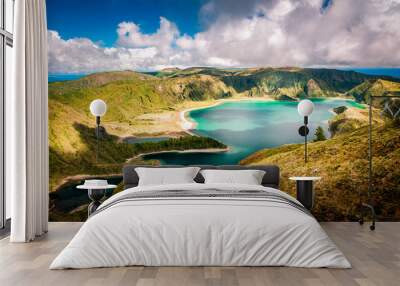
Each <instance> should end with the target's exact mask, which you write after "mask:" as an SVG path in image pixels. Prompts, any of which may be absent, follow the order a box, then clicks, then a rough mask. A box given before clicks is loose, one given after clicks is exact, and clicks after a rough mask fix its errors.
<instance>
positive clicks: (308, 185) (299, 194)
mask: <svg viewBox="0 0 400 286" xmlns="http://www.w3.org/2000/svg"><path fill="white" fill-rule="evenodd" d="M289 179H290V180H292V181H296V198H297V200H298V201H299V202H300V203H302V204H303V206H304V207H305V208H306V209H308V210H311V209H312V207H313V206H314V190H313V182H314V181H318V180H320V179H321V177H290V178H289Z"/></svg>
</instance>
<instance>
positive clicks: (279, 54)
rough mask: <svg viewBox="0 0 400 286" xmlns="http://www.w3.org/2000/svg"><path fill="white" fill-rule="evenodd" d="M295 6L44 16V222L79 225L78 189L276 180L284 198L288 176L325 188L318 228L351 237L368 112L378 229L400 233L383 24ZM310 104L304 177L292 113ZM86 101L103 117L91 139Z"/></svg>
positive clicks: (363, 176) (397, 133)
mask: <svg viewBox="0 0 400 286" xmlns="http://www.w3.org/2000/svg"><path fill="white" fill-rule="evenodd" d="M283 2H284V3H286V4H282V3H283ZM300 2H301V5H299V4H298V3H300ZM300 2H299V1H294V0H293V1H291V0H289V1H250V2H249V1H235V3H236V4H235V5H230V4H229V5H228V4H227V1H224V0H218V1H217V0H204V1H203V0H200V1H181V0H172V1H162V0H157V1H156V0H149V1H127V0H117V1H107V0H104V1H98V2H97V3H96V6H95V7H94V6H93V3H90V1H84V2H82V1H79V2H78V1H76V0H71V1H56V0H49V1H47V15H48V53H49V79H48V80H49V148H50V149H49V153H50V190H49V193H50V220H53V221H84V220H86V219H87V205H88V203H89V199H88V198H87V194H86V192H85V191H84V190H77V189H76V186H77V185H79V184H81V183H83V182H84V180H85V179H89V178H104V179H107V180H109V182H110V183H113V184H117V185H118V187H117V188H116V189H115V190H114V191H113V193H116V192H120V191H121V190H122V189H123V185H122V184H121V178H122V177H121V170H122V167H123V166H124V165H125V164H140V165H191V164H212V165H225V164H242V165H257V164H276V165H278V166H279V167H280V169H281V185H280V188H281V190H282V191H284V192H287V193H289V194H291V195H295V184H294V183H293V182H291V181H290V180H289V179H288V178H289V177H290V176H301V175H318V176H321V177H322V179H321V180H320V181H319V182H318V183H317V184H316V186H315V191H316V204H315V207H314V208H313V210H312V212H313V215H314V216H315V217H316V218H317V219H318V220H321V221H333V220H335V221H355V220H357V219H358V214H359V202H360V196H361V197H363V199H364V200H365V199H366V191H367V189H368V177H367V174H368V124H369V114H368V111H369V106H368V104H369V103H370V98H371V97H373V98H374V101H373V104H372V115H373V116H372V146H373V175H374V176H373V193H372V204H373V205H374V206H375V209H376V211H377V214H378V218H379V219H380V220H394V221H397V220H400V187H399V186H400V170H399V168H398V165H399V164H400V153H399V150H400V129H399V118H398V116H395V114H396V112H397V110H398V109H399V108H400V101H399V100H398V99H397V98H395V96H400V73H399V72H400V69H399V67H400V62H396V61H397V58H400V57H396V55H398V48H397V47H398V46H399V45H400V42H399V39H400V35H399V34H398V33H399V32H398V27H397V26H396V25H395V23H396V21H395V19H394V18H393V13H392V12H390V11H394V10H393V9H389V10H386V8H384V7H376V5H378V4H377V2H376V1H370V0H366V1H362V3H359V5H361V6H362V7H361V8H362V9H361V8H360V7H359V5H354V4H352V3H351V1H322V0H321V1H308V0H302V1H300ZM77 5H79V7H80V9H79V11H77V10H76V6H77ZM393 5H395V4H393ZM343 11H349V13H350V12H352V13H353V14H351V13H350V14H346V15H347V16H346V17H344V16H343V15H342V14H343ZM360 11H362V13H361V12H360ZM359 13H361V14H359ZM394 14H395V13H394ZM105 15H106V16H105ZM395 16H396V15H395ZM71 18H73V19H74V21H72V22H71V21H70V19H71ZM352 19H353V20H354V19H359V20H360V21H358V22H357V23H358V24H356V21H353V20H352ZM372 19H375V20H374V21H378V22H379V25H377V24H376V23H375V22H373V23H371V21H372ZM322 26H324V27H327V26H329V27H331V28H330V30H329V31H325V32H324V33H321V32H320V27H322ZM371 27H375V28H374V29H372V28H371ZM376 29H381V30H380V31H379V33H377V31H376ZM377 35H379V38H377V37H378V36H377ZM394 35H398V36H399V37H395V36H394ZM374 42H385V43H387V44H386V45H385V49H386V50H385V52H384V53H383V52H381V49H379V51H380V53H379V55H377V54H376V53H377V49H375V48H374V46H376V45H372V44H371V43H374ZM393 47H395V48H393ZM386 96H393V97H392V98H390V99H387V98H386ZM306 98H307V99H310V100H312V101H313V103H314V105H315V109H314V112H313V113H312V115H311V116H310V118H309V128H310V134H309V146H308V151H309V162H308V163H307V164H305V163H304V145H303V142H304V138H303V137H301V136H300V135H299V134H298V129H299V127H300V126H301V125H302V124H303V118H302V117H300V115H299V114H298V112H297V104H298V103H299V101H300V100H302V99H306ZM95 99H102V100H103V101H105V102H106V104H107V112H106V114H105V115H104V116H103V117H102V118H101V129H100V134H101V136H100V138H97V136H96V132H95V127H96V125H95V118H94V117H93V116H92V114H91V113H90V111H89V105H90V103H91V102H92V101H93V100H95ZM113 193H111V192H110V193H108V196H111V195H112V194H113Z"/></svg>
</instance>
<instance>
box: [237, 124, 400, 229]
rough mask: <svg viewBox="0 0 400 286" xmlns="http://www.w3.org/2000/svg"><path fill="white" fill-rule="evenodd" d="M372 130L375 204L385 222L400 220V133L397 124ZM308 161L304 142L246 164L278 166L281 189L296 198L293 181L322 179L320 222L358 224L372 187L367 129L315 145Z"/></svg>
mask: <svg viewBox="0 0 400 286" xmlns="http://www.w3.org/2000/svg"><path fill="white" fill-rule="evenodd" d="M375 126H376V127H374V128H373V133H372V138H373V142H372V144H373V148H374V149H373V173H374V177H373V178H374V179H373V185H374V191H373V195H372V198H373V202H374V205H375V206H376V211H377V214H378V216H379V217H380V219H385V218H390V219H391V220H400V168H399V166H400V129H399V126H395V125H394V124H393V123H390V124H388V125H383V124H380V125H375ZM308 151H309V162H308V164H307V165H306V164H305V163H304V146H303V145H302V144H293V145H284V146H281V147H278V148H273V149H265V150H261V151H259V152H256V153H254V154H253V155H251V156H249V157H248V158H246V159H244V160H242V161H241V164H243V165H249V164H250V165H262V164H276V165H278V166H280V168H281V186H280V187H281V190H283V191H285V192H288V193H290V194H292V195H295V184H294V183H293V182H292V181H290V180H289V179H288V178H289V177H291V176H301V175H318V176H321V177H322V180H321V181H319V182H318V183H316V185H315V192H316V199H315V200H316V205H315V207H314V209H313V211H312V212H313V214H314V215H315V216H316V218H317V219H318V220H322V221H324V220H329V221H332V220H333V221H336V220H337V221H340V220H356V219H357V215H358V214H359V210H358V207H359V201H360V196H359V194H360V193H361V194H362V195H363V198H364V199H366V192H367V189H368V127H367V126H364V127H361V128H358V129H357V130H355V131H353V132H348V133H345V134H342V135H337V136H335V137H333V138H332V139H328V140H326V141H320V142H315V143H310V144H309V146H308Z"/></svg>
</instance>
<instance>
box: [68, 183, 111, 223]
mask: <svg viewBox="0 0 400 286" xmlns="http://www.w3.org/2000/svg"><path fill="white" fill-rule="evenodd" d="M116 187H117V186H116V185H107V186H89V185H79V186H76V188H77V189H81V190H82V189H84V190H87V191H88V197H89V199H90V200H91V201H92V202H91V203H90V204H89V206H88V217H89V216H90V215H91V214H92V213H94V212H95V211H96V210H97V208H98V207H99V206H100V205H101V199H102V198H103V197H104V195H105V193H106V190H107V189H115V188H116Z"/></svg>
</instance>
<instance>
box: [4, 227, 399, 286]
mask: <svg viewBox="0 0 400 286" xmlns="http://www.w3.org/2000/svg"><path fill="white" fill-rule="evenodd" d="M80 226H81V224H80V223H50V229H49V233H48V234H47V235H45V236H44V237H42V238H40V239H38V240H36V241H34V242H32V243H27V244H10V243H9V241H8V238H5V239H3V240H1V241H0V285H1V286H8V285H10V286H17V285H29V286H34V285H52V286H61V285H68V286H75V285H96V286H97V285H137V286H139V285H140V286H153V285H167V286H180V285H202V286H203V285H204V286H205V285H226V286H235V285H245V286H248V285H249V286H252V285H254V286H261V285H348V286H351V285H384V286H388V285H400V223H393V222H385V223H378V224H377V229H376V231H375V232H371V231H370V230H369V229H368V226H367V225H364V226H359V225H358V224H357V223H342V222H339V223H322V226H323V227H324V229H325V230H326V231H327V232H328V234H329V236H330V237H331V238H332V239H333V240H334V241H335V242H336V244H337V245H338V246H339V248H340V249H341V250H342V251H343V252H344V254H345V255H346V257H347V258H348V259H349V260H350V262H351V263H352V265H353V268H352V269H348V270H343V269H304V268H289V267H125V268H102V269H87V270H48V267H49V264H50V263H51V261H52V260H53V259H54V257H55V256H56V255H57V254H58V253H59V252H60V251H61V249H62V248H63V247H64V246H65V245H66V244H67V242H68V241H69V240H70V239H71V238H72V236H73V235H74V234H75V233H76V231H77V230H78V229H79V227H80Z"/></svg>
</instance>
